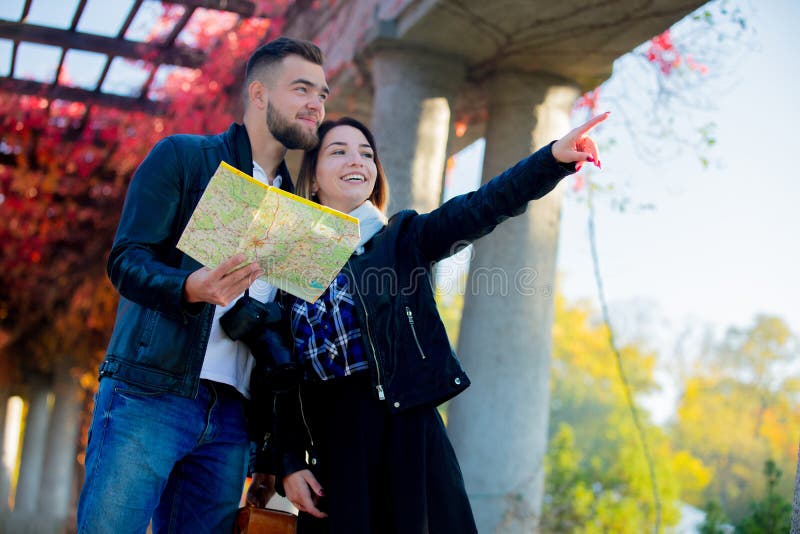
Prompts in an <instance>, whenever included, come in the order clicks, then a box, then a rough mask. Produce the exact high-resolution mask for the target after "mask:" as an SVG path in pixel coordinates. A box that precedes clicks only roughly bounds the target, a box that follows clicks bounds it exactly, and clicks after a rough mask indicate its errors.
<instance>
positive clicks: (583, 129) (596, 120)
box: [575, 111, 611, 135]
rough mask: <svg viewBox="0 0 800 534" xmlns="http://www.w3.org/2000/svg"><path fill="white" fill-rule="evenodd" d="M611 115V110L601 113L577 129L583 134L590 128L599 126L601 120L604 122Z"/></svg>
mask: <svg viewBox="0 0 800 534" xmlns="http://www.w3.org/2000/svg"><path fill="white" fill-rule="evenodd" d="M609 115H611V112H610V111H606V112H605V113H601V114H600V115H598V116H596V117H592V118H591V119H589V120H588V121H586V122H584V123H583V124H581V125H580V126H578V127H577V128H575V129H576V130H578V133H579V134H581V135H583V134H585V133H586V132H588V131H589V130H591V129H592V128H594V127H595V126H597V125H598V124H600V123H601V122H603V121H604V120H606V119H607V118H608V116H609Z"/></svg>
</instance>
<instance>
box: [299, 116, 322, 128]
mask: <svg viewBox="0 0 800 534" xmlns="http://www.w3.org/2000/svg"><path fill="white" fill-rule="evenodd" d="M297 118H298V119H300V120H301V121H303V122H305V123H308V124H309V125H311V126H313V127H314V128H316V127H317V126H319V121H317V119H316V118H315V117H309V116H302V117H297Z"/></svg>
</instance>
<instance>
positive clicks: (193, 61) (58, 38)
mask: <svg viewBox="0 0 800 534" xmlns="http://www.w3.org/2000/svg"><path fill="white" fill-rule="evenodd" d="M0 37H3V38H5V39H11V40H13V41H28V42H32V43H39V44H46V45H51V46H60V47H61V48H65V49H68V48H74V49H76V50H88V51H90V52H98V53H100V54H107V55H108V56H120V57H125V58H130V59H144V60H146V61H150V62H151V63H157V64H168V65H178V66H181V67H189V68H198V67H200V66H201V65H202V64H203V61H205V55H204V54H203V53H202V52H201V51H199V50H195V49H192V48H189V47H187V46H179V45H173V46H170V47H162V46H159V45H157V44H150V43H137V42H135V41H128V40H125V39H115V38H113V37H105V36H103V35H95V34H92V33H82V32H72V31H68V30H59V29H56V28H48V27H46V26H36V25H33V24H21V23H19V22H10V21H5V20H2V21H0Z"/></svg>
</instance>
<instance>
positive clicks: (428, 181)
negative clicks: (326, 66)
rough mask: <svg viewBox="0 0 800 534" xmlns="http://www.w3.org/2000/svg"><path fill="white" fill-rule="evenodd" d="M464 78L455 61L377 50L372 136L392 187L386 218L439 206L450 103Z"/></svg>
mask: <svg viewBox="0 0 800 534" xmlns="http://www.w3.org/2000/svg"><path fill="white" fill-rule="evenodd" d="M464 75H465V67H464V64H463V62H462V61H461V60H459V59H458V58H455V57H452V56H444V55H439V54H436V53H433V52H431V51H427V50H419V49H416V48H406V47H401V46H399V45H396V44H394V43H391V44H386V43H382V44H377V45H375V47H374V50H373V57H372V78H373V84H374V91H375V95H374V105H373V114H372V131H373V133H374V134H375V142H376V143H377V145H378V150H379V151H380V158H381V163H382V164H383V168H384V170H385V171H386V176H387V177H388V179H389V182H390V184H391V196H390V204H389V213H390V214H391V213H394V212H396V211H398V210H401V209H405V208H414V209H416V210H418V211H420V212H426V211H430V210H432V209H434V208H436V207H437V206H438V205H439V202H440V199H441V190H442V177H443V174H444V166H445V161H446V159H447V157H446V152H447V136H448V133H449V131H450V122H451V114H450V103H451V102H452V101H453V98H454V97H455V95H456V93H457V91H458V89H459V87H460V86H461V83H462V82H463V80H464Z"/></svg>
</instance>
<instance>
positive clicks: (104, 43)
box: [0, 0, 256, 114]
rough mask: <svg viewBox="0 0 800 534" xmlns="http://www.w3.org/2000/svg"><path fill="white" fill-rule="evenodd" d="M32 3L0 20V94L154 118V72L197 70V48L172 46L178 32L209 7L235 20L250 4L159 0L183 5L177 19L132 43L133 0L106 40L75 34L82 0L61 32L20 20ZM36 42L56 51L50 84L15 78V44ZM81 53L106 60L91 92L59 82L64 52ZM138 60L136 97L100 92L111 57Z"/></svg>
mask: <svg viewBox="0 0 800 534" xmlns="http://www.w3.org/2000/svg"><path fill="white" fill-rule="evenodd" d="M33 2H34V0H25V5H24V7H23V10H22V14H21V17H20V19H19V20H17V21H9V20H0V38H1V39H8V40H11V41H13V48H12V52H11V68H10V70H9V73H8V75H7V76H0V90H4V91H8V92H15V93H19V94H31V95H39V96H43V97H45V98H49V99H62V100H69V101H78V102H84V103H86V104H100V105H103V106H107V107H116V108H121V109H125V110H131V111H133V110H138V111H145V112H148V113H154V114H158V113H161V112H162V111H163V109H164V103H163V102H159V101H154V100H151V99H149V98H148V96H147V95H148V92H149V90H150V87H151V85H152V83H153V79H154V77H155V74H156V71H157V70H158V68H159V67H160V66H161V65H174V66H178V67H187V68H198V67H200V66H201V65H202V64H203V62H204V61H205V59H206V54H205V52H204V51H203V50H199V49H197V48H192V47H189V46H187V45H185V44H181V43H179V42H177V38H178V36H179V35H180V33H181V32H182V31H183V30H184V28H186V25H187V24H188V23H189V21H190V20H191V18H192V16H193V15H194V14H195V11H196V10H197V9H200V8H203V9H212V10H218V11H223V12H230V13H235V14H236V15H238V17H239V19H238V21H237V24H238V23H240V22H241V21H242V20H243V19H246V18H249V17H252V16H253V15H254V13H255V9H256V5H255V3H254V2H252V1H250V0H165V1H164V2H163V3H165V4H177V5H182V6H184V7H185V11H184V13H183V15H182V16H181V17H180V18H179V19H178V20H177V21H176V22H175V24H174V26H173V27H172V29H171V30H170V31H169V33H168V35H166V37H165V38H164V39H162V40H159V41H158V42H137V41H133V40H130V39H127V38H126V37H125V36H126V34H127V32H128V30H129V28H130V27H131V24H132V23H133V21H134V20H135V18H136V16H137V14H138V13H139V10H140V8H141V7H142V5H143V4H144V2H145V0H134V2H133V4H132V6H131V8H130V10H129V11H128V13H127V14H126V15H125V18H124V22H123V23H122V26H121V27H120V29H119V31H118V32H117V35H116V36H115V37H107V36H105V35H98V34H93V33H86V32H81V31H78V30H77V28H78V25H79V23H80V21H81V17H82V16H83V15H84V10H85V9H86V4H87V3H88V0H80V1H79V2H78V4H77V8H76V10H75V13H74V15H73V17H72V21H71V23H70V25H69V27H68V28H67V29H59V28H52V27H48V26H40V25H36V24H29V23H27V22H26V19H27V18H28V14H29V12H30V10H31V6H32V5H33ZM23 42H28V43H37V44H44V45H49V46H55V47H59V48H60V49H61V55H60V60H59V62H58V67H57V70H56V73H55V77H54V81H53V82H52V83H45V82H40V81H34V80H29V79H24V78H21V77H19V76H18V73H17V71H18V70H19V69H18V65H17V53H18V49H19V46H20V44H21V43H23ZM71 49H74V50H82V51H88V52H94V53H98V54H103V55H105V56H106V59H105V66H104V68H103V69H102V72H101V74H100V77H99V79H98V81H97V82H96V84H95V87H94V88H93V89H92V88H81V87H74V86H71V85H65V84H62V83H60V82H59V80H60V79H61V71H62V69H63V68H64V58H65V56H66V54H67V51H69V50H71ZM118 57H119V58H125V59H132V60H144V61H145V62H146V63H148V64H149V69H148V70H149V76H148V77H147V79H146V81H145V82H144V84H143V85H142V86H141V88H140V90H139V94H138V96H123V95H118V94H113V93H110V92H104V91H103V90H102V89H101V88H102V86H103V82H104V81H105V80H106V77H107V76H108V72H109V69H110V68H111V63H112V61H113V60H114V58H118Z"/></svg>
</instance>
